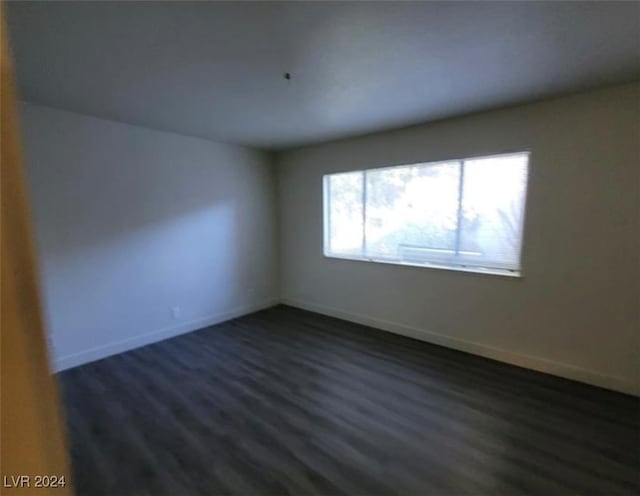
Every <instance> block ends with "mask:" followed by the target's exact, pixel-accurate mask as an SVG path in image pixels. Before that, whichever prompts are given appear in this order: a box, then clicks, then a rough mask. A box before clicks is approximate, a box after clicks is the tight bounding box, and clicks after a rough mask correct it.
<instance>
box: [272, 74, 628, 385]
mask: <svg viewBox="0 0 640 496" xmlns="http://www.w3.org/2000/svg"><path fill="white" fill-rule="evenodd" d="M639 102H640V85H638V84H633V85H624V86H618V87H611V88H608V89H603V90H599V91H593V92H589V93H583V94H578V95H574V96H569V97H565V98H560V99H556V100H550V101H546V102H541V103H535V104H530V105H525V106H520V107H514V108H509V109H504V110H499V111H493V112H488V113H483V114H477V115H474V116H468V117H464V118H458V119H452V120H447V121H441V122H438V123H433V124H430V125H423V126H417V127H412V128H406V129H403V130H398V131H394V132H388V133H382V134H376V135H370V136H367V137H362V138H357V139H349V140H344V141H340V142H333V143H329V144H325V145H319V146H313V147H307V148H301V149H298V150H293V151H289V152H285V153H282V154H279V156H278V163H279V165H278V176H279V201H280V222H281V225H280V237H281V239H280V242H281V250H280V266H281V295H282V297H283V298H284V301H285V302H287V303H290V304H293V305H297V306H300V307H306V308H309V309H312V310H316V311H320V312H323V313H327V314H332V315H335V316H339V317H343V318H347V319H351V320H355V321H360V322H363V323H368V324H371V325H374V326H378V327H382V328H385V329H387V330H391V331H395V332H399V333H405V334H409V335H412V336H415V337H419V338H422V339H425V340H427V341H432V342H436V343H440V344H444V345H446V346H451V347H454V348H458V349H463V350H467V351H471V352H474V353H478V354H481V355H485V356H489V357H493V358H497V359H500V360H504V361H508V362H511V363H515V364H520V365H523V366H527V367H531V368H534V369H539V370H543V371H547V372H551V373H554V374H557V375H561V376H565V377H569V378H573V379H577V380H582V381H585V382H589V383H592V384H596V385H601V386H604V387H609V388H613V389H618V390H621V391H626V392H635V393H638V392H640V384H639V378H638V374H639V373H640V352H639V339H640V336H639V334H640V318H639V308H640V305H639V303H640V286H639V285H640V263H639V258H638V257H639V254H640V244H639V241H640V229H639V222H638V214H639V211H640V205H639V198H640V191H639V185H640V150H639V138H640V116H639V111H640V105H639ZM526 149H530V150H531V151H532V154H531V161H530V180H529V193H528V208H527V219H526V225H525V240H524V248H523V249H524V253H523V268H524V273H525V275H524V278H522V279H514V278H506V277H499V276H490V275H476V274H469V273H463V272H452V271H445V270H437V269H424V268H411V267H400V266H393V265H383V264H375V263H368V262H357V261H347V260H336V259H327V258H324V257H323V255H322V180H321V179H322V175H323V174H326V173H332V172H338V171H348V170H353V169H362V168H368V167H376V166H383V165H393V164H406V163H414V162H422V161H432V160H442V159H448V158H459V157H465V156H473V155H482V154H495V153H502V152H508V151H518V150H526Z"/></svg>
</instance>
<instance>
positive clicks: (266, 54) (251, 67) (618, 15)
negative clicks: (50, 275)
mask: <svg viewBox="0 0 640 496" xmlns="http://www.w3.org/2000/svg"><path fill="white" fill-rule="evenodd" d="M8 20H9V30H10V35H11V39H12V43H13V51H14V55H15V58H16V65H17V75H18V83H19V89H20V91H21V97H22V99H24V100H28V101H31V102H34V103H40V104H43V105H49V106H52V107H57V108H62V109H67V110H72V111H76V112H81V113H84V114H89V115H94V116H98V117H104V118H108V119H113V120H117V121H122V122H127V123H131V124H137V125H140V126H146V127H150V128H155V129H161V130H166V131H173V132H177V133H181V134H186V135H192V136H198V137H203V138H208V139H213V140H217V141H224V142H230V143H237V144H242V145H250V146H254V147H259V148H265V149H274V150H275V149H284V148H290V147H295V146H300V145H305V144H309V143H315V142H321V141H327V140H331V139H337V138H343V137H347V136H354V135H359V134H365V133H369V132H375V131H380V130H386V129H391V128H396V127H401V126H406V125H411V124H416V123H420V122H426V121H430V120H435V119H441V118H446V117H450V116H454V115H461V114H466V113H470V112H475V111H480V110H486V109H490V108H496V107H501V106H506V105H512V104H515V103H520V102H527V101H532V100H538V99H541V98H547V97H551V96H554V95H559V94H564V93H569V92H574V91H580V90H584V89H589V88H594V87H598V86H603V85H607V84H613V83H620V82H626V81H631V80H635V79H638V78H640V3H639V2H629V3H614V2H585V3H581V2H540V3H538V2H499V3H494V2H470V3H467V2H442V3H441V2H424V3H421V2H401V3H396V2H350V3H346V2H344V3H340V2H338V3H330V2H313V3H311V2H309V3H307V2H230V3H222V2H216V3H214V2H114V1H110V2H87V1H80V2H10V3H9V7H8ZM286 72H289V73H290V74H291V79H290V80H286V79H285V78H284V76H283V75H284V73H286Z"/></svg>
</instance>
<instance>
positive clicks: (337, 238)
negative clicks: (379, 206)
mask: <svg viewBox="0 0 640 496" xmlns="http://www.w3.org/2000/svg"><path fill="white" fill-rule="evenodd" d="M363 176H364V173H363V172H362V171H359V172H349V173H345V174H333V175H331V176H327V177H326V178H325V188H326V189H325V201H326V202H327V206H326V211H325V215H326V221H327V222H328V229H327V233H326V235H327V236H328V240H327V241H326V242H327V251H328V252H329V253H341V254H345V255H356V254H357V255H361V254H362V230H363V226H362V208H363V204H362V188H363Z"/></svg>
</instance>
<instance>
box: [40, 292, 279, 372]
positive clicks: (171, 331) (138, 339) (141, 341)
mask: <svg viewBox="0 0 640 496" xmlns="http://www.w3.org/2000/svg"><path fill="white" fill-rule="evenodd" d="M278 303H279V300H278V299H277V298H272V299H268V300H265V301H263V302H261V303H258V304H255V305H248V306H244V307H240V308H234V309H232V310H227V311H224V312H218V313H215V314H212V315H208V316H207V317H203V318H200V319H195V320H190V321H189V322H184V323H182V324H180V325H177V326H171V327H165V328H163V329H158V330H156V331H152V332H147V333H145V334H140V335H138V336H134V337H132V338H129V339H125V340H122V341H116V342H115V343H109V344H106V345H103V346H97V347H95V348H90V349H88V350H84V351H81V352H79V353H73V354H71V355H65V356H62V357H60V358H58V359H54V360H53V363H52V369H53V371H54V372H60V371H62V370H65V369H70V368H72V367H77V366H78V365H82V364H84V363H88V362H93V361H96V360H100V359H101V358H106V357H108V356H110V355H115V354H117V353H122V352H124V351H129V350H132V349H134V348H139V347H140V346H144V345H146V344H151V343H156V342H158V341H162V340H164V339H168V338H172V337H174V336H178V335H180V334H185V333H187V332H192V331H196V330H198V329H202V328H203V327H208V326H211V325H214V324H219V323H220V322H224V321H226V320H231V319H235V318H237V317H241V316H243V315H247V314H249V313H253V312H257V311H258V310H263V309H265V308H269V307H272V306H274V305H277V304H278Z"/></svg>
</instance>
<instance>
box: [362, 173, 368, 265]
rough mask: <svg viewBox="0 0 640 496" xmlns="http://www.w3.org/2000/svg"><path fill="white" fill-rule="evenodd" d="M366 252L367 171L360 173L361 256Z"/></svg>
mask: <svg viewBox="0 0 640 496" xmlns="http://www.w3.org/2000/svg"><path fill="white" fill-rule="evenodd" d="M366 252H367V171H366V170H364V171H362V256H363V257H364V256H365V254H366Z"/></svg>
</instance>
